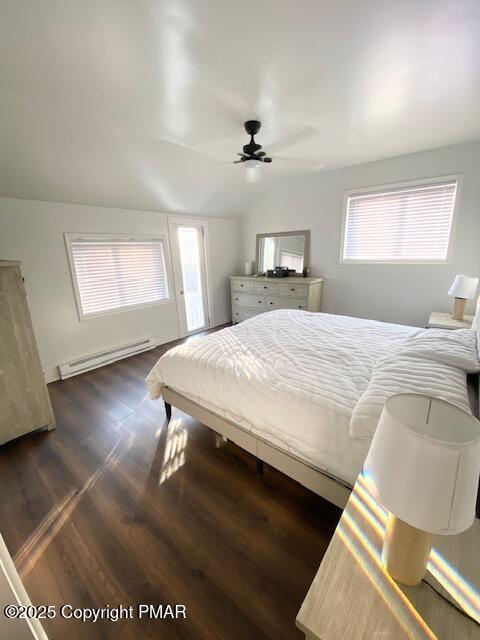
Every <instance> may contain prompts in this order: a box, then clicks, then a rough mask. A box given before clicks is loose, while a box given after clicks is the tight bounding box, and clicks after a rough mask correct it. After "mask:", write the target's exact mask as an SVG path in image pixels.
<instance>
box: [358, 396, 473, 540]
mask: <svg viewBox="0 0 480 640" xmlns="http://www.w3.org/2000/svg"><path fill="white" fill-rule="evenodd" d="M364 472H365V476H366V477H367V478H368V479H370V480H371V482H372V484H373V491H374V492H375V493H376V497H377V498H378V500H379V501H380V502H381V503H382V504H383V506H384V507H385V508H386V509H388V510H389V511H390V512H391V513H393V514H394V515H395V516H397V518H400V520H403V521H404V522H406V523H407V524H409V525H411V526H412V527H416V528H417V529H422V530H423V531H428V532H430V533H439V534H455V533H460V532H461V531H465V530H466V529H468V528H469V527H470V526H471V524H472V522H473V520H474V518H475V503H476V497H477V490H478V479H479V474H480V422H479V421H478V420H477V419H476V418H474V417H473V416H472V415H470V414H468V413H466V412H465V411H462V410H461V409H459V408H457V407H455V406H454V405H451V404H449V403H448V402H444V401H443V400H437V399H435V398H430V397H427V396H421V395H416V394H398V395H395V396H392V397H391V398H389V399H388V400H387V402H386V403H385V407H384V408H383V412H382V415H381V417H380V420H379V423H378V426H377V430H376V432H375V435H374V437H373V440H372V444H371V447H370V451H369V453H368V456H367V459H366V461H365V465H364Z"/></svg>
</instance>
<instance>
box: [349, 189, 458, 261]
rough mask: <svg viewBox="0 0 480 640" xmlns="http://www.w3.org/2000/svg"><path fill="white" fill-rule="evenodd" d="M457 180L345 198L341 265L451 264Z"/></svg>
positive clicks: (357, 194)
mask: <svg viewBox="0 0 480 640" xmlns="http://www.w3.org/2000/svg"><path fill="white" fill-rule="evenodd" d="M456 192H457V180H456V179H452V180H446V181H442V182H438V183H430V184H428V183H427V184H423V185H422V184H417V185H415V186H414V185H411V186H405V187H399V188H395V189H389V190H388V191H377V192H369V193H353V194H350V195H349V196H348V198H347V207H346V216H345V235H344V241H343V256H342V258H343V260H344V261H346V262H349V261H351V262H355V261H358V262H361V261H365V262H442V261H445V260H446V259H447V254H448V246H449V240H450V232H451V229H452V221H453V212H454V207H455V196H456Z"/></svg>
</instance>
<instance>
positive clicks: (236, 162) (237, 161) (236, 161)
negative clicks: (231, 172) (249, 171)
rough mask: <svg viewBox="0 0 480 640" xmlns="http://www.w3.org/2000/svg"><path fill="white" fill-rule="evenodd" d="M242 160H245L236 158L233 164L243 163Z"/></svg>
mask: <svg viewBox="0 0 480 640" xmlns="http://www.w3.org/2000/svg"><path fill="white" fill-rule="evenodd" d="M241 162H243V160H234V161H233V164H239V163H241Z"/></svg>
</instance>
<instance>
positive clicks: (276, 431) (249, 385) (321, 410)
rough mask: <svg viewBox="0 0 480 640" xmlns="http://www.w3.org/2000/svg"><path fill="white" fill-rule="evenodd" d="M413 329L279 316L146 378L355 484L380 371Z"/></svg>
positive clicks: (188, 348)
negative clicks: (367, 406) (359, 428)
mask: <svg viewBox="0 0 480 640" xmlns="http://www.w3.org/2000/svg"><path fill="white" fill-rule="evenodd" d="M420 331H423V330H422V329H417V328H414V327H407V326H403V325H395V324H388V323H384V322H376V321H374V320H364V319H358V318H352V317H349V316H336V315H331V314H325V313H309V312H307V311H299V310H289V309H284V310H278V311H271V312H269V313H265V314H261V315H258V316H255V317H254V318H251V319H249V320H246V321H245V322H242V323H241V324H238V325H235V326H233V327H228V328H226V329H223V330H221V331H218V332H216V333H213V334H211V335H209V336H206V337H203V338H198V339H194V340H190V341H188V342H187V343H185V344H182V345H180V346H178V347H175V348H173V349H171V350H170V351H168V352H167V353H166V354H165V355H164V356H162V357H161V358H160V360H159V361H158V362H157V364H156V365H155V367H154V368H153V369H152V371H151V372H150V374H149V375H148V377H147V384H148V386H149V389H150V393H151V395H152V397H154V398H155V397H159V395H160V393H161V385H162V384H165V385H168V386H169V387H171V388H172V389H174V390H176V391H178V392H180V393H182V394H184V395H186V396H188V397H189V398H190V399H192V400H194V401H195V402H197V403H199V404H201V405H203V406H204V407H206V408H208V409H210V410H212V411H214V412H215V413H217V414H219V415H221V416H223V417H225V418H227V419H229V420H232V421H233V422H235V423H236V424H238V425H240V426H241V427H243V428H244V429H246V430H247V431H249V432H251V433H253V434H255V435H257V436H259V437H261V438H263V439H264V440H267V441H268V442H271V443H272V444H273V445H275V446H276V447H278V448H279V449H281V450H284V451H286V452H288V453H290V454H291V455H294V456H295V457H297V458H299V459H301V460H303V461H305V462H307V463H308V464H310V465H311V466H313V467H315V468H317V469H319V470H321V471H323V472H326V473H327V474H329V475H331V476H333V477H336V478H339V479H341V480H344V481H346V482H348V483H349V484H352V485H353V484H354V483H355V480H356V478H357V475H358V473H359V472H360V470H361V468H362V465H363V461H364V459H365V457H366V454H367V451H368V448H369V446H370V440H369V439H367V438H364V439H359V440H356V439H353V438H351V437H349V423H350V419H351V417H352V413H353V410H354V408H355V406H356V404H357V402H358V400H359V399H360V397H361V395H362V394H363V392H364V391H365V389H366V387H367V385H368V382H369V380H370V377H371V373H372V369H373V366H374V364H375V362H376V361H377V360H378V359H379V358H382V357H385V356H388V355H390V354H392V353H394V352H395V351H396V350H397V348H398V347H399V346H400V345H401V343H402V342H403V341H404V340H405V339H406V337H408V336H412V335H413V334H415V333H417V332H420Z"/></svg>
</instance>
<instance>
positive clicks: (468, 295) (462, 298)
mask: <svg viewBox="0 0 480 640" xmlns="http://www.w3.org/2000/svg"><path fill="white" fill-rule="evenodd" d="M477 285H478V278H470V277H469V276H455V280H454V281H453V283H452V286H451V287H450V289H449V290H448V295H449V296H453V297H454V298H455V301H454V303H453V311H452V318H453V319H454V320H463V314H464V313H465V304H466V303H467V299H468V300H471V299H472V298H474V297H475V292H476V290H477Z"/></svg>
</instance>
